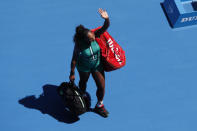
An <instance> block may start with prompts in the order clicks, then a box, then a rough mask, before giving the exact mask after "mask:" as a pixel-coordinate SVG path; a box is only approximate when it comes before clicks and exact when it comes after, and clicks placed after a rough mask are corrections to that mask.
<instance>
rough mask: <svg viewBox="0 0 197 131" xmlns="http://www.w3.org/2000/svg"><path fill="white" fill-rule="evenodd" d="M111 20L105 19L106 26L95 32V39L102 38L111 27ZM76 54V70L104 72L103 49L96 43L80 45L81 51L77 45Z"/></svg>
mask: <svg viewBox="0 0 197 131" xmlns="http://www.w3.org/2000/svg"><path fill="white" fill-rule="evenodd" d="M109 24H110V23H109V19H105V22H104V25H103V26H102V27H101V28H100V29H98V30H96V31H95V32H94V34H95V37H96V38H97V37H100V35H101V34H102V33H104V32H105V31H106V30H107V28H108V27H109ZM74 54H75V56H77V63H76V68H77V70H78V71H82V72H96V71H103V70H104V69H103V64H102V62H101V49H100V46H99V44H98V43H97V42H96V41H92V42H90V44H88V43H80V49H79V47H77V46H76V45H75V49H74Z"/></svg>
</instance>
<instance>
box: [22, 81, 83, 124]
mask: <svg viewBox="0 0 197 131" xmlns="http://www.w3.org/2000/svg"><path fill="white" fill-rule="evenodd" d="M56 89H57V86H54V85H44V86H43V93H42V94H41V95H40V96H39V97H38V98H36V97H35V95H31V96H26V97H24V98H22V99H20V100H19V101H18V102H19V103H20V104H21V105H24V106H25V107H27V108H30V109H37V110H39V111H40V112H41V113H43V114H48V115H50V116H52V117H53V118H55V119H56V120H58V121H59V122H64V123H69V124H71V123H74V122H77V121H78V120H79V117H77V116H73V115H72V113H71V112H69V111H68V110H66V109H65V105H64V104H63V102H62V100H61V98H60V97H59V96H58V94H57V92H56Z"/></svg>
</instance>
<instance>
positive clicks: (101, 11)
mask: <svg viewBox="0 0 197 131" xmlns="http://www.w3.org/2000/svg"><path fill="white" fill-rule="evenodd" d="M98 12H99V13H100V14H102V13H103V12H106V10H103V9H102V8H99V10H98Z"/></svg>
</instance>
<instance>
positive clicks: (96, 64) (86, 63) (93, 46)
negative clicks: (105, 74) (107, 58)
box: [76, 41, 103, 72]
mask: <svg viewBox="0 0 197 131" xmlns="http://www.w3.org/2000/svg"><path fill="white" fill-rule="evenodd" d="M100 51H101V50H100V47H99V45H98V43H97V42H96V41H92V42H91V43H90V45H87V44H82V47H81V51H80V52H79V54H78V60H77V64H76V67H77V70H78V71H83V72H96V71H102V70H103V65H102V62H101V52H100Z"/></svg>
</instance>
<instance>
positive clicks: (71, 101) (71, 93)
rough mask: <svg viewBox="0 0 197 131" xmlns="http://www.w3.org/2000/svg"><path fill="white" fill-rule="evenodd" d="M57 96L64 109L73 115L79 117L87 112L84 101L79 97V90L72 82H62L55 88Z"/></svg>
mask: <svg viewBox="0 0 197 131" xmlns="http://www.w3.org/2000/svg"><path fill="white" fill-rule="evenodd" d="M57 92H58V94H59V95H60V96H61V98H62V100H63V102H65V104H66V107H67V108H68V109H69V111H71V112H72V113H74V114H75V115H77V116H78V115H81V114H83V113H85V112H86V111H87V106H86V103H85V100H84V99H83V97H82V96H81V92H80V90H79V88H78V87H77V86H76V85H75V83H74V82H63V83H61V84H60V86H59V87H58V88H57Z"/></svg>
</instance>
